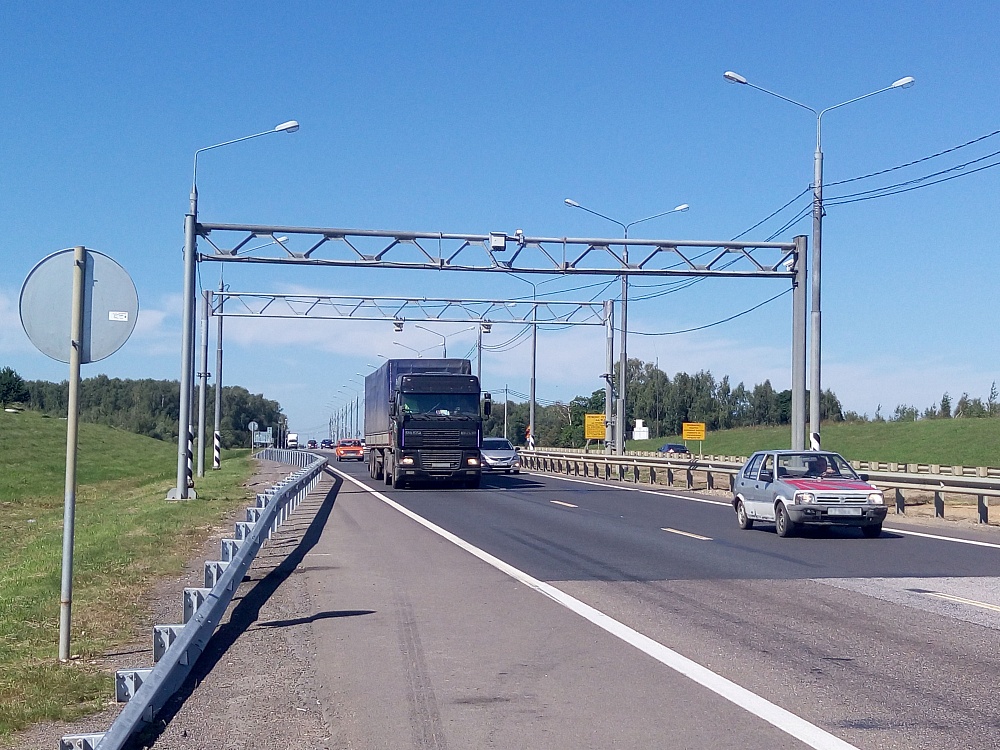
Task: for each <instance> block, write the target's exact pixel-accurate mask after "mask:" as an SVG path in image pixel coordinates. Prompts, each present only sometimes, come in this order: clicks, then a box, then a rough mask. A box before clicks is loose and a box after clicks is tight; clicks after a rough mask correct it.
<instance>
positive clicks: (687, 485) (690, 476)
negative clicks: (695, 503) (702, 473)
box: [684, 469, 694, 490]
mask: <svg viewBox="0 0 1000 750" xmlns="http://www.w3.org/2000/svg"><path fill="white" fill-rule="evenodd" d="M693 486H694V472H693V471H691V469H685V470H684V489H686V490H689V489H691V487H693Z"/></svg>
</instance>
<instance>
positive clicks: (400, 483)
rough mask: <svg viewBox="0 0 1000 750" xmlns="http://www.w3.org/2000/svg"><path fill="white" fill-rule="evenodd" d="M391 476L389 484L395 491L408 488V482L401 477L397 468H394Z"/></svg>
mask: <svg viewBox="0 0 1000 750" xmlns="http://www.w3.org/2000/svg"><path fill="white" fill-rule="evenodd" d="M390 476H391V479H390V481H389V484H390V485H391V486H392V487H393V488H394V489H397V490H402V489H405V488H406V480H405V479H403V477H401V476H400V474H399V471H398V470H397V469H396V467H393V469H392V473H391V475H390Z"/></svg>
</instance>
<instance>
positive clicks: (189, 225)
mask: <svg viewBox="0 0 1000 750" xmlns="http://www.w3.org/2000/svg"><path fill="white" fill-rule="evenodd" d="M298 129H299V124H298V122H296V121H295V120H288V121H287V122H283V123H281V124H280V125H278V126H276V127H275V128H273V129H272V130H265V131H263V132H260V133H254V134H253V135H245V136H243V137H242V138H234V139H232V140H229V141H223V142H222V143H216V144H214V145H211V146H205V147H204V148H200V149H198V150H197V151H195V152H194V168H193V169H192V171H191V207H190V209H189V210H188V213H187V215H186V216H185V217H184V311H183V321H182V324H181V325H182V330H181V393H180V413H179V415H178V422H177V428H178V429H177V486H176V487H174V488H172V489H171V490H170V491H169V492H168V493H167V498H168V499H175V500H186V499H187V498H189V497H191V498H194V497H197V495H196V493H195V492H194V491H192V490H191V489H190V488H189V486H188V477H189V476H190V471H189V468H188V467H189V450H190V449H189V445H190V441H191V437H190V434H191V401H192V398H191V396H192V391H193V390H194V360H195V357H194V338H195V337H194V326H195V317H196V316H195V305H196V304H197V296H196V294H195V275H196V274H195V269H196V260H197V258H196V253H197V242H198V240H197V225H198V156H199V155H200V154H201V153H202V152H204V151H211V150H212V149H214V148H221V147H222V146H228V145H230V144H233V143H239V142H240V141H247V140H250V139H251V138H259V137H260V136H262V135H270V134H271V133H294V132H295V131H296V130H298Z"/></svg>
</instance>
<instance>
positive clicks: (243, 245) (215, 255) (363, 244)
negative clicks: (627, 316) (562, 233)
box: [196, 223, 797, 279]
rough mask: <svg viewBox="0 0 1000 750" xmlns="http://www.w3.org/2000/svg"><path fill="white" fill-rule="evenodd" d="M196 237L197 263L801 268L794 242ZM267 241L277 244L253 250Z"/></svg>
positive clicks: (547, 269)
mask: <svg viewBox="0 0 1000 750" xmlns="http://www.w3.org/2000/svg"><path fill="white" fill-rule="evenodd" d="M196 232H197V234H198V236H199V237H201V238H203V239H204V240H205V241H206V243H207V244H208V245H209V246H211V248H212V252H207V253H206V252H199V253H198V260H207V261H222V262H237V263H283V264H289V265H315V266H356V267H366V268H408V269H425V270H437V271H440V270H448V271H499V272H517V273H542V274H553V273H565V274H592V275H605V276H608V275H610V276H621V275H622V274H626V275H628V276H685V277H690V276H722V277H754V278H760V277H778V278H785V279H793V278H794V277H795V272H794V264H795V263H796V262H797V259H796V252H795V243H792V242H737V241H724V242H713V241H704V240H644V239H622V238H617V239H600V238H586V237H526V236H525V235H524V234H523V233H521V232H519V231H518V232H515V233H514V234H513V235H507V234H505V233H502V232H492V233H490V234H447V233H444V232H393V231H383V230H374V229H332V228H328V229H323V228H317V227H285V226H265V225H252V224H248V225H241V224H206V223H199V224H198V225H197V227H196ZM286 235H287V236H286ZM293 236H294V238H295V239H294V241H293V239H292V237H293ZM262 237H265V238H269V239H270V242H268V243H266V244H265V245H261V246H257V247H253V248H251V247H249V245H250V244H251V243H252V242H254V241H255V240H257V239H260V238H262ZM279 238H280V239H279ZM302 248H304V249H302ZM626 248H628V250H629V254H628V257H629V262H628V263H627V264H626V262H625V260H624V258H625V257H626V256H625V253H624V250H625V249H626ZM763 255H768V256H769V257H768V258H766V259H765V258H762V257H761V256H763ZM633 258H637V259H638V260H637V261H635V260H633ZM602 261H603V262H602ZM698 261H702V262H698Z"/></svg>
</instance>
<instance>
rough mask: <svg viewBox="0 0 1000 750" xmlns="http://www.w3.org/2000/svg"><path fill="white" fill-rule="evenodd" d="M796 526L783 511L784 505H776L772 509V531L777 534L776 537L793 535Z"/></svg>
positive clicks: (785, 511) (786, 512)
mask: <svg viewBox="0 0 1000 750" xmlns="http://www.w3.org/2000/svg"><path fill="white" fill-rule="evenodd" d="M797 526H798V524H797V523H792V519H791V518H789V517H788V511H787V510H785V505H784V503H778V506H777V507H776V508H775V509H774V529H775V531H777V532H778V536H780V537H786V536H791V535H792V534H794V533H795V529H796V527H797Z"/></svg>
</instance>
